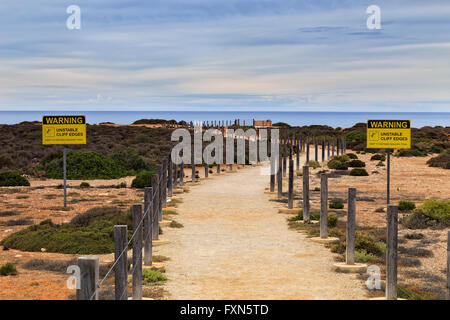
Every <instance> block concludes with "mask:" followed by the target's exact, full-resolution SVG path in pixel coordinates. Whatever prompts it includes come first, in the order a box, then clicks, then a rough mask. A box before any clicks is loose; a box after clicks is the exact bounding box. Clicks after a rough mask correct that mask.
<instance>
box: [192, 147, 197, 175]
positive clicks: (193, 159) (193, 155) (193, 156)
mask: <svg viewBox="0 0 450 320" xmlns="http://www.w3.org/2000/svg"><path fill="white" fill-rule="evenodd" d="M192 149H194V148H192ZM191 168H192V173H191V174H192V182H195V181H196V179H195V154H194V150H192V151H191Z"/></svg>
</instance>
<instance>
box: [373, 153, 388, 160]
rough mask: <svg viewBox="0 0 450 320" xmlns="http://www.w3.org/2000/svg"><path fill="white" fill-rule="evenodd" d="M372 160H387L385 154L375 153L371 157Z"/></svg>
mask: <svg viewBox="0 0 450 320" xmlns="http://www.w3.org/2000/svg"><path fill="white" fill-rule="evenodd" d="M370 160H371V161H374V160H379V161H386V156H385V155H382V154H374V155H373V156H372V157H371V158H370Z"/></svg>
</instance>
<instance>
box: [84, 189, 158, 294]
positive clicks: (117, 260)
mask: <svg viewBox="0 0 450 320" xmlns="http://www.w3.org/2000/svg"><path fill="white" fill-rule="evenodd" d="M155 196H156V191H155V192H153V193H152V203H153V201H154V200H155ZM150 208H151V207H150V206H149V207H148V208H147V210H146V211H145V213H144V215H143V216H142V219H141V221H139V224H138V225H137V228H136V230H135V231H134V232H133V234H132V235H131V238H130V240H129V241H128V243H127V245H126V246H125V248H124V249H123V250H122V252H121V253H120V254H119V256H118V257H117V259H116V261H114V263H113V264H112V266H111V267H110V268H109V270H108V272H107V273H106V274H105V276H104V277H103V279H102V280H100V281H99V282H98V284H97V286H96V289H95V291H94V293H93V294H92V295H91V297H90V298H89V300H92V299H93V298H94V297H95V295H96V294H97V292H98V290H99V289H100V287H101V286H102V285H103V283H104V282H105V281H106V279H108V277H109V275H110V274H111V273H112V272H113V270H114V268H115V266H116V265H117V263H119V261H120V259H121V258H122V256H123V255H124V254H125V253H127V252H128V247H129V246H130V244H131V242H132V241H133V239H134V237H135V236H136V233H137V231H138V230H139V228H141V227H142V224H143V222H144V219H145V217H146V216H147V214H148V213H149V212H150ZM153 222H154V217H153V219H152V223H153ZM147 232H150V230H147ZM146 235H148V233H146ZM141 256H142V251H141V252H140V253H139V258H140V257H141ZM135 270H136V266H133V271H132V272H131V274H134V271H135ZM125 292H126V290H125ZM122 297H123V294H122V295H121V298H122Z"/></svg>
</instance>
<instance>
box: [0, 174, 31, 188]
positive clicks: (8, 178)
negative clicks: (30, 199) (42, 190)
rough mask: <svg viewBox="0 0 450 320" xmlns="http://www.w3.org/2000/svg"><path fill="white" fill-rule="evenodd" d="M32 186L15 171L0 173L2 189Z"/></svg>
mask: <svg viewBox="0 0 450 320" xmlns="http://www.w3.org/2000/svg"><path fill="white" fill-rule="evenodd" d="M19 186H25V187H29V186H30V181H28V179H26V178H24V177H22V176H21V175H20V174H18V173H17V172H14V171H2V172H0V187H19Z"/></svg>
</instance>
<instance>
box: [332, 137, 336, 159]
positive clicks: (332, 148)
mask: <svg viewBox="0 0 450 320" xmlns="http://www.w3.org/2000/svg"><path fill="white" fill-rule="evenodd" d="M334 144H335V140H334V138H333V147H332V148H331V156H332V157H334Z"/></svg>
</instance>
